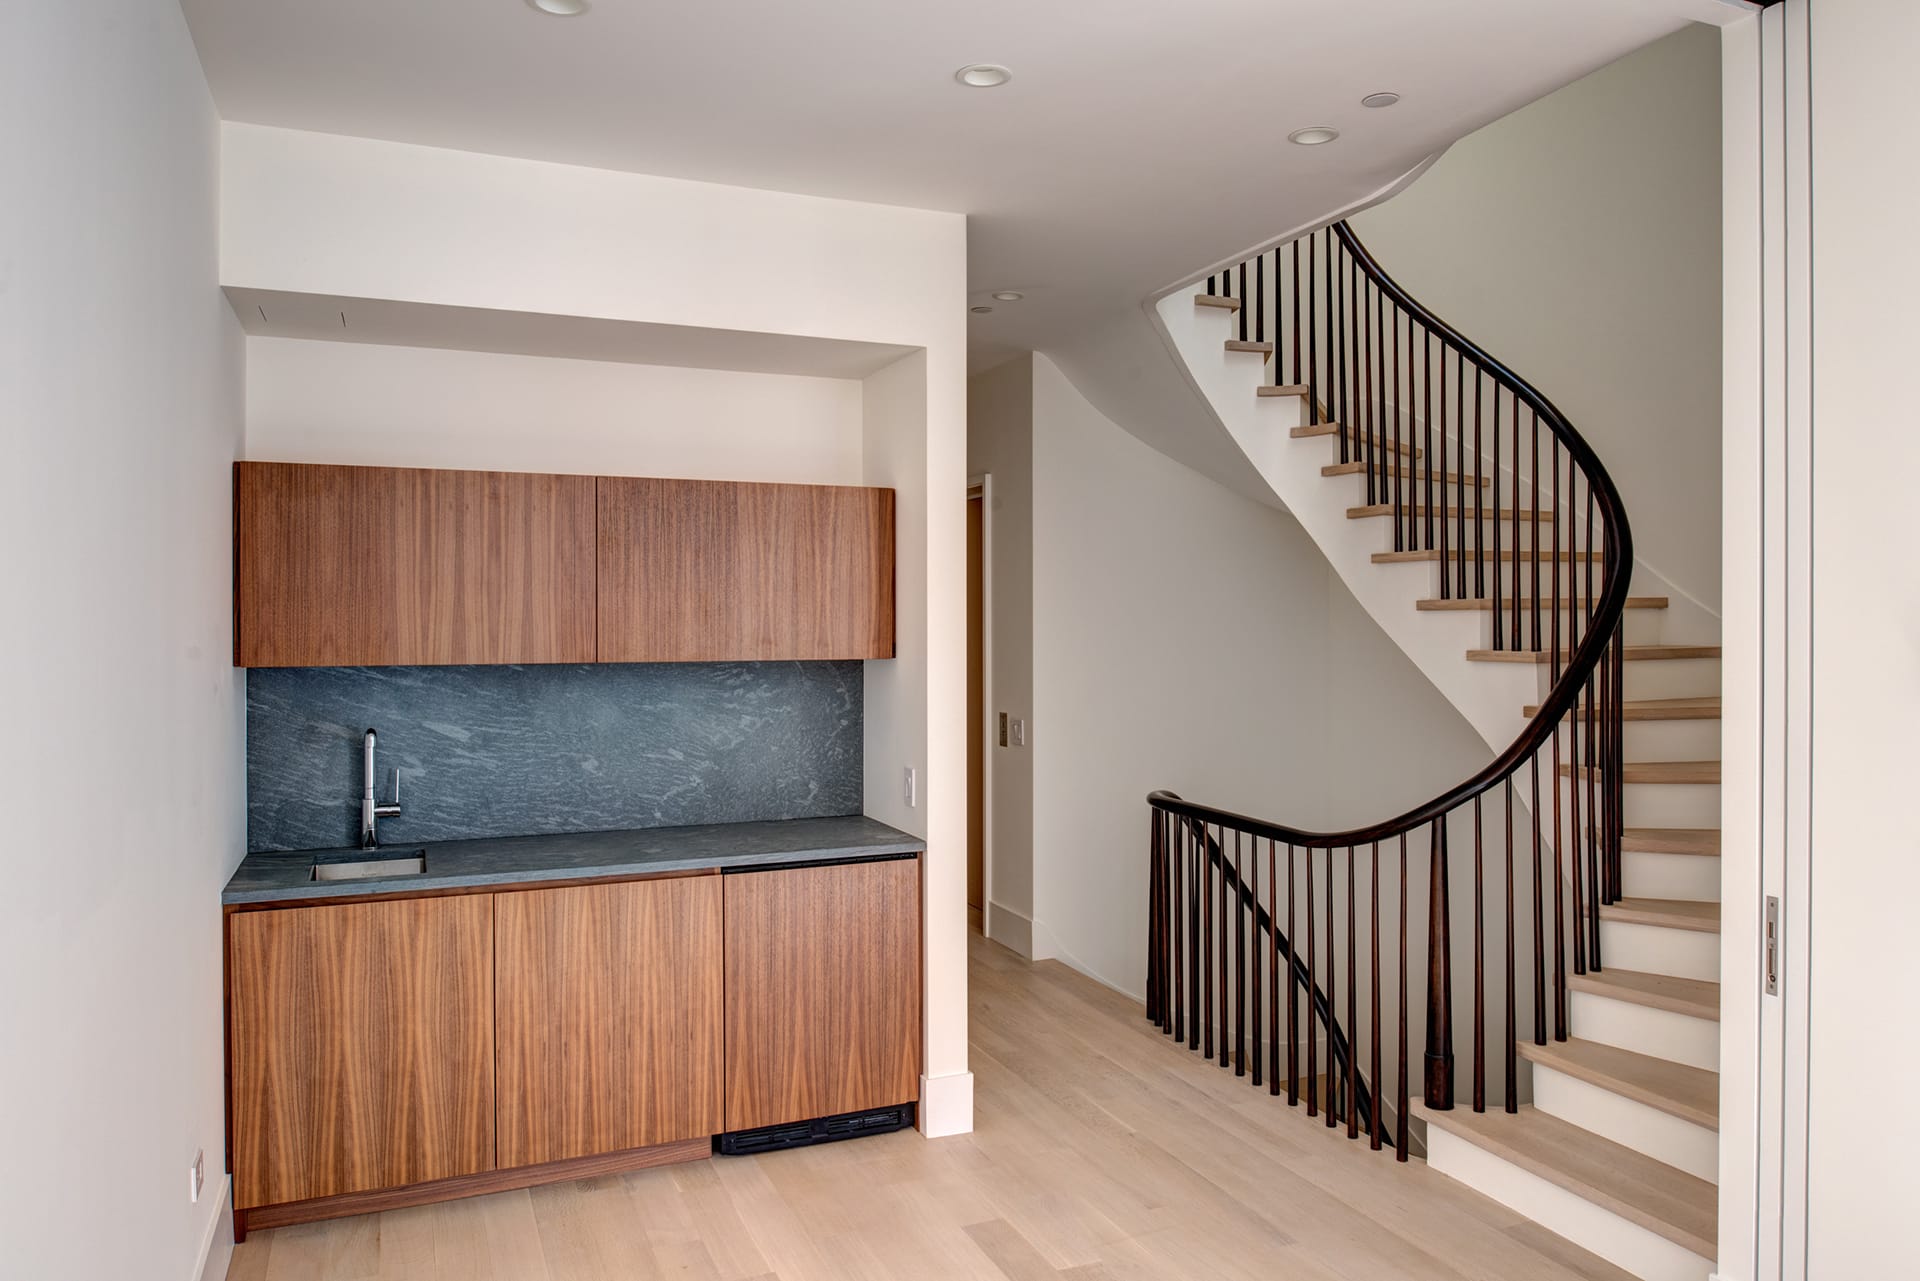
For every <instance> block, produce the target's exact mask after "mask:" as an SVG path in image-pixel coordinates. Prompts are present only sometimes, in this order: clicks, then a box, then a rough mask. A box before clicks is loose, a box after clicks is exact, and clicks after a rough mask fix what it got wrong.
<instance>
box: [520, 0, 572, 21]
mask: <svg viewBox="0 0 1920 1281" xmlns="http://www.w3.org/2000/svg"><path fill="white" fill-rule="evenodd" d="M527 3H528V4H530V5H532V6H533V7H534V8H536V9H538V10H539V11H540V12H541V13H550V14H552V15H553V16H554V17H556V18H575V17H578V16H579V15H581V14H583V13H585V12H586V11H587V0H527Z"/></svg>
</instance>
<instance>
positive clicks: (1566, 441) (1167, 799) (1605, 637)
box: [1147, 222, 1633, 849]
mask: <svg viewBox="0 0 1920 1281" xmlns="http://www.w3.org/2000/svg"><path fill="white" fill-rule="evenodd" d="M1333 231H1334V233H1335V234H1336V235H1338V236H1339V237H1340V240H1341V242H1342V243H1343V244H1345V245H1346V246H1347V249H1348V251H1349V252H1351V253H1352V254H1353V256H1354V259H1355V261H1356V262H1358V263H1359V264H1360V269H1361V270H1362V271H1364V272H1365V273H1366V274H1367V276H1368V277H1369V278H1370V279H1372V280H1373V282H1374V283H1375V284H1377V285H1379V286H1380V287H1381V289H1382V290H1383V291H1384V292H1385V293H1386V295H1387V296H1388V297H1389V298H1392V299H1393V300H1394V301H1395V302H1397V303H1399V304H1400V306H1401V308H1402V309H1403V310H1405V311H1406V312H1407V313H1408V314H1410V315H1412V316H1413V317H1414V318H1415V319H1417V320H1418V321H1420V323H1421V324H1422V325H1424V326H1426V327H1427V328H1428V329H1429V330H1431V331H1432V333H1433V334H1435V335H1436V336H1438V337H1440V338H1441V339H1442V340H1443V341H1445V342H1447V343H1449V344H1450V345H1452V346H1453V347H1455V348H1456V349H1458V350H1459V351H1460V352H1461V353H1462V354H1463V355H1465V356H1466V357H1467V358H1468V359H1469V360H1471V361H1473V363H1474V364H1475V365H1476V366H1478V367H1479V368H1480V370H1481V371H1482V372H1484V373H1486V374H1488V375H1490V376H1491V377H1493V378H1494V379H1495V381H1497V382H1499V383H1500V384H1501V385H1503V386H1505V387H1506V388H1507V389H1508V390H1509V391H1511V392H1513V393H1514V394H1515V395H1517V396H1519V397H1520V398H1521V399H1522V400H1523V401H1525V402H1526V403H1527V405H1528V407H1529V408H1531V409H1532V410H1534V412H1536V413H1538V414H1539V415H1540V419H1541V421H1542V422H1544V423H1546V425H1547V429H1548V430H1549V431H1551V432H1552V433H1553V434H1554V435H1555V436H1556V437H1558V438H1559V440H1560V442H1561V444H1562V445H1564V446H1565V447H1566V449H1567V452H1568V453H1569V454H1570V455H1571V456H1572V458H1573V461H1574V462H1575V463H1577V464H1579V466H1580V470H1581V471H1582V473H1584V475H1585V476H1586V479H1587V482H1588V484H1589V485H1591V486H1592V489H1593V496H1594V500H1595V501H1596V502H1597V503H1598V504H1599V506H1600V511H1601V514H1602V516H1603V517H1604V519H1605V522H1606V523H1605V527H1604V534H1603V536H1604V538H1605V540H1606V541H1605V543H1604V546H1605V549H1606V552H1605V558H1604V560H1603V561H1602V564H1603V565H1604V567H1605V568H1604V569H1603V571H1602V572H1603V573H1604V574H1605V575H1606V577H1605V584H1606V586H1605V589H1604V590H1603V591H1602V592H1601V595H1600V600H1599V603H1598V604H1597V605H1596V606H1595V607H1594V612H1593V623H1592V625H1591V626H1590V627H1589V628H1588V629H1587V633H1586V635H1585V636H1584V637H1583V638H1582V639H1581V641H1580V645H1579V647H1578V648H1576V649H1575V650H1574V651H1573V654H1572V656H1571V657H1569V658H1568V659H1567V665H1566V668H1565V670H1563V671H1562V672H1561V674H1560V679H1559V680H1558V681H1556V682H1555V683H1554V686H1553V688H1552V690H1550V691H1549V692H1548V694H1547V696H1546V698H1544V699H1542V700H1541V702H1540V709H1539V711H1537V712H1535V713H1534V715H1533V719H1532V720H1530V721H1528V722H1527V727H1526V728H1525V729H1524V730H1522V731H1521V733H1520V737H1518V738H1516V739H1514V740H1513V742H1512V743H1511V744H1509V745H1508V747H1507V749H1506V750H1505V751H1504V752H1501V753H1500V755H1498V756H1496V757H1494V759H1493V761H1492V762H1491V763H1490V764H1488V765H1487V766H1486V768H1484V769H1482V770H1479V771H1477V772H1476V773H1474V774H1473V775H1471V776H1470V777H1468V778H1466V779H1463V780H1461V781H1460V782H1459V783H1457V784H1455V785H1454V786H1453V787H1451V788H1449V789H1447V790H1446V791H1444V792H1442V793H1441V794H1440V795H1438V796H1436V797H1434V798H1433V799H1432V800H1430V801H1425V802H1423V803H1421V804H1419V805H1416V806H1414V807H1413V808H1412V809H1410V810H1407V811H1406V812H1405V813H1402V814H1397V815H1395V816H1394V817H1392V818H1389V819H1383V820H1382V821H1380V822H1378V823H1371V824H1368V825H1367V826H1366V827H1356V828H1351V829H1349V830H1346V831H1339V832H1315V831H1309V830H1307V829H1305V828H1299V827H1291V826H1289V825H1287V824H1285V823H1275V822H1271V821H1269V820H1267V819H1261V818H1254V817H1252V816H1250V815H1246V814H1236V813H1234V812H1233V811H1231V810H1223V809H1218V808H1215V807H1213V806H1210V805H1196V804H1194V803H1193V802H1192V801H1186V800H1182V799H1181V798H1180V797H1178V796H1176V795H1175V794H1174V793H1172V792H1167V791H1156V792H1153V793H1152V794H1150V795H1149V796H1148V797H1147V800H1148V802H1149V803H1150V804H1152V805H1153V806H1154V807H1155V808H1157V809H1164V810H1166V811H1168V812H1169V813H1172V814H1178V815H1180V816H1181V817H1182V818H1190V819H1196V820H1199V821H1200V822H1204V823H1218V824H1222V825H1224V826H1226V827H1231V828H1233V829H1235V830H1237V831H1242V832H1246V833H1248V834H1250V835H1253V836H1258V837H1262V838H1264V839H1267V840H1274V841H1285V842H1286V843H1287V844H1289V845H1303V846H1306V847H1308V848H1310V849H1334V848H1344V847H1346V846H1349V845H1370V844H1372V843H1373V842H1375V841H1389V840H1393V839H1394V838H1396V837H1398V836H1401V835H1403V834H1411V833H1414V832H1417V831H1419V830H1420V829H1421V828H1423V827H1425V826H1426V825H1427V824H1429V823H1431V822H1433V820H1434V819H1436V818H1439V817H1441V816H1442V815H1444V814H1448V813H1450V812H1452V811H1453V810H1456V809H1458V808H1459V807H1460V806H1461V805H1463V804H1465V803H1466V802H1468V801H1470V800H1472V799H1473V798H1474V797H1476V796H1480V795H1483V794H1485V793H1487V792H1490V791H1492V790H1493V789H1494V788H1495V787H1498V786H1499V785H1500V784H1502V783H1504V782H1505V781H1506V780H1507V779H1508V778H1510V777H1512V775H1513V774H1514V772H1515V771H1516V770H1518V769H1519V768H1520V766H1521V765H1523V764H1525V763H1526V761H1527V760H1528V758H1530V757H1531V756H1532V755H1533V754H1534V753H1535V752H1537V751H1539V750H1540V748H1541V747H1542V746H1544V745H1545V743H1546V741H1547V739H1548V737H1549V736H1551V735H1552V734H1553V732H1554V730H1555V729H1556V728H1557V727H1558V726H1559V724H1560V722H1561V720H1562V719H1563V718H1564V717H1565V716H1566V714H1567V713H1568V712H1569V711H1571V710H1573V705H1574V702H1575V700H1576V699H1578V698H1579V696H1580V691H1581V690H1582V689H1584V688H1585V687H1586V685H1587V682H1588V680H1589V679H1591V678H1592V676H1593V674H1594V672H1595V671H1596V670H1597V669H1598V668H1599V666H1600V663H1601V660H1602V659H1603V658H1604V657H1605V656H1606V652H1607V647H1608V646H1609V645H1610V644H1611V642H1612V639H1613V632H1614V629H1615V628H1616V627H1618V626H1619V624H1620V620H1621V619H1622V618H1623V617H1624V616H1625V614H1626V609H1627V589H1628V584H1629V582H1630V581H1631V579H1632V577H1633V533H1632V531H1631V530H1630V529H1629V528H1628V526H1627V512H1626V507H1625V505H1624V504H1623V503H1622V502H1621V501H1620V491H1619V490H1618V489H1616V488H1615V487H1614V483H1613V478H1612V477H1611V476H1609V475H1607V470H1606V468H1605V467H1603V466H1601V465H1600V457H1599V455H1597V454H1595V453H1594V452H1593V447H1592V446H1590V445H1588V444H1587V441H1586V438H1585V437H1583V436H1581V434H1580V433H1579V432H1577V431H1575V430H1574V427H1573V424H1572V423H1570V422H1568V421H1567V417H1566V415H1565V414H1563V413H1561V412H1560V410H1559V409H1558V408H1557V407H1556V406H1555V405H1554V403H1553V402H1552V401H1550V400H1548V399H1547V398H1546V397H1545V396H1544V395H1542V394H1541V393H1540V392H1539V390H1537V389H1536V388H1535V387H1534V386H1533V385H1532V384H1531V383H1529V382H1527V381H1526V380H1525V379H1523V378H1521V377H1520V376H1519V375H1518V374H1516V373H1514V372H1513V371H1512V370H1510V369H1508V368H1507V367H1506V366H1505V365H1503V364H1501V363H1500V362H1499V361H1497V360H1495V359H1494V358H1493V357H1492V356H1489V355H1488V354H1487V353H1486V352H1484V351H1482V350H1481V349H1480V347H1479V346H1477V345H1476V344H1474V343H1473V342H1471V341H1469V340H1468V339H1467V338H1466V337H1465V336H1463V335H1462V334H1461V333H1460V331H1459V330H1457V329H1455V328H1454V327H1453V326H1452V325H1449V324H1448V323H1447V322H1446V321H1444V320H1441V319H1440V318H1439V317H1438V316H1436V315H1434V314H1433V312H1431V311H1429V310H1428V309H1427V308H1426V307H1424V306H1422V305H1421V304H1420V303H1419V302H1417V301H1416V300H1415V299H1414V298H1413V296H1412V295H1411V294H1409V293H1407V291H1406V290H1405V289H1403V288H1401V287H1400V285H1399V283H1398V282H1397V281H1395V280H1394V279H1393V278H1392V277H1391V276H1389V275H1387V273H1386V272H1385V271H1384V270H1382V269H1381V267H1380V264H1379V263H1377V262H1375V261H1374V259H1373V255H1372V254H1370V253H1368V252H1367V249H1366V247H1365V246H1364V245H1362V244H1361V243H1360V238H1359V237H1358V236H1356V235H1354V233H1353V228H1351V227H1349V226H1348V225H1347V224H1346V223H1345V222H1337V223H1334V224H1333Z"/></svg>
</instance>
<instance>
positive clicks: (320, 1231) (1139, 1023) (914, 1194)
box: [229, 936, 1626, 1281]
mask: <svg viewBox="0 0 1920 1281" xmlns="http://www.w3.org/2000/svg"><path fill="white" fill-rule="evenodd" d="M971 976H972V997H971V1004H972V1016H973V1018H972V1066H973V1071H974V1074H975V1104H976V1108H977V1113H976V1123H977V1128H976V1129H975V1131H974V1132H973V1133H972V1134H970V1135H964V1136H960V1137H956V1138H949V1139H938V1140H933V1141H928V1140H925V1139H922V1138H921V1137H920V1136H919V1135H917V1134H912V1133H904V1134H892V1135H885V1136H882V1137H878V1138H870V1139H860V1140H856V1141H853V1142H849V1143H837V1144H830V1145H827V1146H824V1147H818V1148H807V1149H801V1150H797V1151H792V1152H784V1153H777V1154H774V1155H770V1156H760V1157H733V1158H716V1159H715V1160H713V1161H711V1162H696V1163H693V1164H690V1165H679V1166H672V1167H668V1168H663V1169H656V1170H642V1171H636V1172H634V1173H631V1174H625V1175H617V1176H610V1177H606V1178H599V1179H591V1180H586V1181H582V1182H578V1183H568V1184H559V1185H555V1186H551V1187H544V1188H532V1189H529V1190H526V1191H519V1192H503V1193H499V1194H497V1195H494V1196H487V1197H476V1198H472V1199H470V1200H465V1201H454V1202H448V1203H445V1204H442V1205H433V1206H421V1207H418V1208H414V1209H406V1210H392V1211H388V1212H386V1213H383V1214H379V1215H369V1216H364V1217H361V1218H357V1219H340V1220H335V1221H333V1222H329V1223H314V1224H303V1225H301V1226H298V1227H289V1228H277V1229H273V1230H270V1231H264V1232H258V1233H255V1234H253V1235H252V1236H251V1237H250V1238H249V1239H248V1240H247V1242H246V1243H245V1244H244V1245H241V1246H239V1247H238V1248H237V1249H236V1250H235V1252H234V1258H233V1267H232V1269H231V1271H230V1273H229V1278H230V1281H641V1279H642V1278H654V1277H687V1278H693V1279H694V1281H776V1279H777V1281H802V1279H805V1281H842V1279H848V1281H868V1279H871V1281H910V1279H912V1278H949V1277H952V1278H962V1279H966V1281H1163V1279H1165V1278H1186V1277H1192V1278H1205V1281H1256V1279H1257V1281H1271V1278H1274V1277H1285V1278H1287V1279H1288V1281H1336V1279H1337V1281H1467V1279H1468V1278H1474V1279H1475V1281H1574V1279H1580V1281H1624V1279H1625V1277H1626V1274H1625V1273H1623V1272H1620V1271H1619V1270H1618V1269H1615V1268H1613V1267H1611V1266H1610V1265H1608V1264H1605V1263H1603V1262H1601V1261H1600V1260H1598V1259H1595V1258H1593V1257H1592V1256H1591V1255H1587V1254H1585V1253H1583V1252H1582V1251H1580V1250H1578V1249H1576V1248H1575V1247H1573V1246H1571V1245H1569V1244H1568V1243H1567V1242H1565V1241H1564V1240H1562V1239H1560V1238H1558V1237H1554V1236H1551V1235H1550V1234H1547V1233H1544V1232H1542V1231H1541V1230H1540V1229H1539V1228H1538V1227H1537V1226H1535V1225H1534V1224H1531V1223H1528V1222H1526V1221H1525V1220H1523V1219H1522V1218H1521V1217H1520V1216H1519V1215H1517V1214H1515V1213H1513V1212H1512V1211H1510V1210H1508V1209H1506V1208H1505V1207H1503V1206H1500V1205H1497V1204H1495V1203H1494V1202H1492V1201H1489V1200H1487V1199H1486V1198H1484V1197H1482V1196H1480V1195H1478V1194H1476V1193H1473V1192H1470V1191H1468V1190H1467V1189H1465V1188H1464V1187H1462V1186H1460V1185H1459V1184H1456V1183H1454V1182H1452V1181H1451V1180H1449V1179H1447V1178H1445V1177H1443V1176H1441V1175H1438V1174H1435V1173H1433V1172H1432V1171H1430V1170H1428V1169H1427V1167H1426V1166H1425V1165H1423V1164H1421V1163H1419V1162H1417V1161H1416V1162H1412V1163H1410V1164H1408V1165H1404V1166H1403V1165H1396V1164H1395V1162H1394V1161H1393V1159H1392V1158H1391V1156H1389V1155H1386V1154H1382V1153H1373V1152H1368V1151H1367V1150H1366V1148H1365V1145H1364V1144H1357V1143H1349V1142H1348V1141H1347V1140H1346V1139H1345V1138H1344V1137H1341V1136H1338V1135H1336V1134H1334V1133H1332V1132H1329V1131H1328V1130H1326V1129H1325V1128H1323V1127H1322V1126H1321V1125H1319V1124H1318V1123H1315V1122H1309V1121H1308V1120H1307V1118H1306V1115H1305V1110H1304V1109H1300V1110H1290V1109H1289V1108H1288V1107H1287V1106H1286V1101H1285V1099H1284V1097H1283V1098H1281V1099H1274V1098H1271V1097H1269V1096H1268V1095H1267V1094H1266V1093H1265V1092H1264V1091H1255V1090H1254V1089H1253V1088H1252V1087H1251V1086H1249V1085H1248V1084H1246V1082H1245V1081H1243V1080H1240V1079H1236V1078H1235V1077H1234V1076H1233V1075H1232V1074H1231V1073H1230V1072H1225V1071H1222V1070H1221V1069H1220V1068H1218V1067H1215V1066H1212V1065H1210V1064H1208V1063H1206V1062H1204V1061H1202V1060H1201V1059H1200V1058H1199V1056H1197V1055H1193V1054H1189V1053H1187V1052H1186V1051H1185V1050H1184V1049H1178V1048H1176V1047H1175V1046H1173V1045H1172V1044H1171V1043H1170V1042H1168V1041H1167V1040H1165V1039H1164V1038H1162V1037H1161V1036H1160V1035H1159V1034H1158V1033H1157V1032H1155V1031H1154V1030H1153V1029H1152V1028H1150V1027H1149V1026H1148V1025H1147V1023H1146V1021H1145V1020H1144V1019H1143V1018H1142V1017H1141V1011H1140V1007H1139V1005H1137V1004H1136V1003H1134V1002H1133V1001H1130V1000H1128V999H1127V998H1126V997H1124V996H1121V995H1119V994H1117V993H1114V992H1112V991H1110V990H1108V989H1106V988H1104V987H1101V986H1100V985H1098V984H1096V983H1093V982H1091V981H1090V980H1088V979H1085V978H1083V977H1081V976H1080V975H1078V974H1075V973H1074V972H1073V971H1071V970H1069V969H1066V968H1065V967H1063V966H1061V965H1059V964H1057V963H1053V962H1043V963H1041V964H1038V965H1029V964H1028V963H1027V962H1025V961H1023V960H1021V959H1020V958H1019V957H1017V956H1015V955H1013V954H1012V953H1010V952H1007V951H1006V950H1004V949H1002V948H1000V947H998V946H997V945H995V944H991V943H987V942H985V941H984V940H982V939H980V938H978V937H977V936H976V937H975V938H974V939H973V944H972V966H971ZM1341 1135H1344V1131H1342V1132H1341Z"/></svg>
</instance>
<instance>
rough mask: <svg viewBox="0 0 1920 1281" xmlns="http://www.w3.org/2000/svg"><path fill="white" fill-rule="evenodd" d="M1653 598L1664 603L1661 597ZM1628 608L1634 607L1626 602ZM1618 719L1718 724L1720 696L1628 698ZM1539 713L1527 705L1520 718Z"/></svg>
mask: <svg viewBox="0 0 1920 1281" xmlns="http://www.w3.org/2000/svg"><path fill="white" fill-rule="evenodd" d="M1654 599H1658V600H1662V601H1664V600H1665V599H1666V598H1665V597H1664V596H1662V597H1657V598H1654ZM1627 607H1628V608H1629V609H1631V608H1632V607H1633V605H1632V602H1631V601H1629V602H1628V605H1627ZM1620 711H1621V719H1623V720H1629V721H1717V720H1719V719H1720V696H1719V695H1718V694H1713V695H1710V696H1708V697H1705V698H1642V699H1628V700H1627V701H1626V702H1625V703H1624V704H1622V705H1621V709H1620ZM1539 714H1540V704H1538V703H1529V704H1528V705H1527V707H1526V708H1525V709H1524V710H1523V711H1522V712H1521V715H1523V716H1525V717H1527V718H1528V719H1529V720H1531V719H1532V718H1534V717H1535V716H1538V715H1539ZM1581 714H1582V715H1583V716H1585V715H1591V714H1592V711H1591V708H1583V709H1582V711H1581Z"/></svg>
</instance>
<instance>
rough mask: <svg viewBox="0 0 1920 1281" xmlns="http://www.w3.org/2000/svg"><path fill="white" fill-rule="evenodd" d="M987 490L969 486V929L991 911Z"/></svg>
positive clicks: (978, 927)
mask: <svg viewBox="0 0 1920 1281" xmlns="http://www.w3.org/2000/svg"><path fill="white" fill-rule="evenodd" d="M987 485H988V478H987V477H985V476H982V477H980V478H979V479H978V480H976V481H973V482H972V483H970V484H969V485H968V486H967V928H968V929H970V930H973V931H975V932H978V933H985V930H986V909H987V821H988V813H989V811H988V806H987V789H988V782H987V751H988V747H987V744H988V742H989V738H988V735H987V643H986V638H987V599H988V598H987V591H986V582H987Z"/></svg>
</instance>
